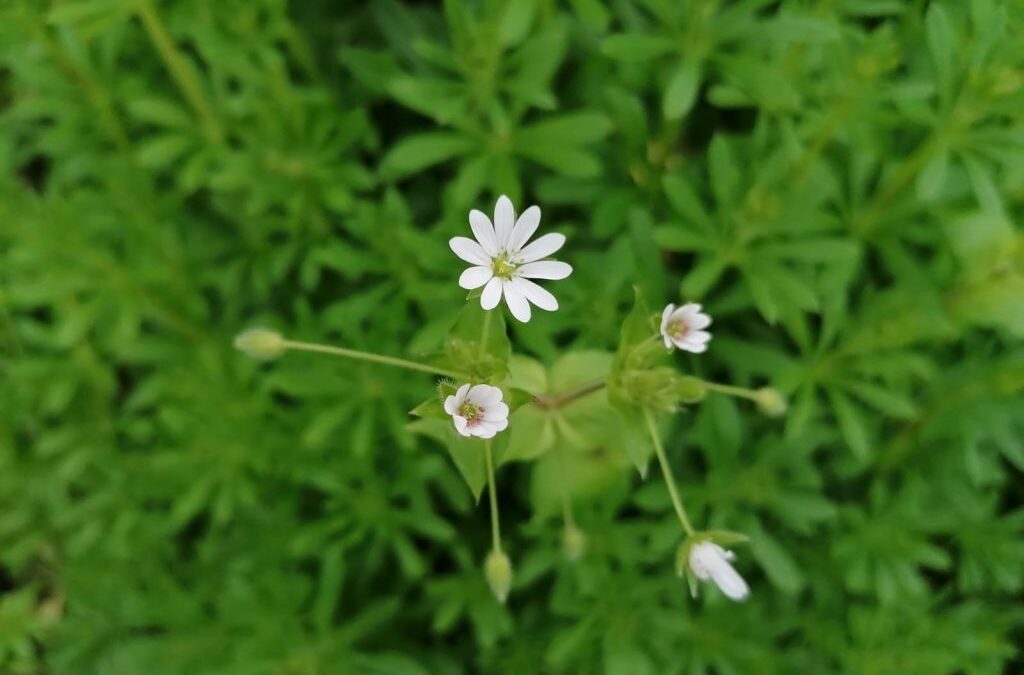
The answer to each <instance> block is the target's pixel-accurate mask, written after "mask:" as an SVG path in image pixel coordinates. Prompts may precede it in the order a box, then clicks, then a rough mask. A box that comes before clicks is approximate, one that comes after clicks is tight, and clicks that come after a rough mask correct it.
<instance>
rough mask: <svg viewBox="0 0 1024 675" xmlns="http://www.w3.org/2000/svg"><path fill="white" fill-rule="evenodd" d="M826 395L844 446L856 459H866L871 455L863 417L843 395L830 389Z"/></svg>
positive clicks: (869, 435) (869, 436) (868, 436)
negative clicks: (844, 443) (848, 448)
mask: <svg viewBox="0 0 1024 675" xmlns="http://www.w3.org/2000/svg"><path fill="white" fill-rule="evenodd" d="M828 394H829V400H831V402H832V412H834V413H835V415H836V420H837V421H838V422H839V431H840V432H841V433H842V435H843V439H844V440H845V441H846V444H847V445H848V446H849V447H850V449H851V450H853V454H854V455H856V456H857V458H858V459H865V458H867V456H868V455H869V454H871V440H870V439H871V434H870V432H869V431H868V428H867V426H866V424H865V422H864V417H863V416H862V415H861V413H860V411H859V410H858V409H857V407H856V406H855V405H854V404H853V403H851V402H850V399H848V398H847V397H846V396H845V395H844V394H841V393H840V392H838V391H837V390H835V389H830V390H829V392H828Z"/></svg>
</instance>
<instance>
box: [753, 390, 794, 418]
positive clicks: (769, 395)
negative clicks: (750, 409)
mask: <svg viewBox="0 0 1024 675" xmlns="http://www.w3.org/2000/svg"><path fill="white" fill-rule="evenodd" d="M754 395H755V396H756V397H757V398H756V399H755V401H756V402H757V408H758V410H760V411H761V412H762V413H764V414H765V415H768V416H769V417H778V416H779V415H782V414H784V413H785V412H786V408H787V407H788V404H787V403H786V399H785V398H783V396H782V394H780V393H779V392H778V390H777V389H773V388H772V387H761V388H760V389H758V390H757V391H756V392H754Z"/></svg>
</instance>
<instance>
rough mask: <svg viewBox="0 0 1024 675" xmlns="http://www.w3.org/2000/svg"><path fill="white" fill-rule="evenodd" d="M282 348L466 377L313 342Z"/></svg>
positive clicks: (456, 377) (421, 364)
mask: <svg viewBox="0 0 1024 675" xmlns="http://www.w3.org/2000/svg"><path fill="white" fill-rule="evenodd" d="M284 346H285V347H286V348H288V349H295V350H297V351H303V352H319V353H321V354H333V355H334V356H343V357H345V358H349V359H356V360H357V361H371V362H373V363H383V364H384V365H388V366H396V367H398V368H407V369H409V370H418V371H420V372H421V373H432V374H434V375H443V376H445V377H451V378H453V379H456V380H464V379H466V376H465V375H464V374H462V373H455V372H452V371H450V370H444V369H441V368H435V367H434V366H428V365H426V364H425V363H417V362H416V361H407V360H406V359H400V358H397V357H394V356H384V355H383V354H374V353H372V352H363V351H359V350H357V349H346V348H344V347H333V346H331V345H321V344H317V343H315V342H297V341H295V340H285V341H284Z"/></svg>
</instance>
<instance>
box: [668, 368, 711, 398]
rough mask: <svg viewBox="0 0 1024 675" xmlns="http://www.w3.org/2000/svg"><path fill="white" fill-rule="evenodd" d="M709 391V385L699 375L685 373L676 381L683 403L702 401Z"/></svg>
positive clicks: (678, 393)
mask: <svg viewBox="0 0 1024 675" xmlns="http://www.w3.org/2000/svg"><path fill="white" fill-rule="evenodd" d="M707 393H708V390H707V387H705V386H704V381H703V380H701V379H700V378H699V377H693V376H691V375H683V376H681V377H680V378H679V379H678V380H677V381H676V394H677V395H678V396H679V400H680V401H682V402H683V403H700V402H701V401H703V400H704V397H705V396H706V395H707Z"/></svg>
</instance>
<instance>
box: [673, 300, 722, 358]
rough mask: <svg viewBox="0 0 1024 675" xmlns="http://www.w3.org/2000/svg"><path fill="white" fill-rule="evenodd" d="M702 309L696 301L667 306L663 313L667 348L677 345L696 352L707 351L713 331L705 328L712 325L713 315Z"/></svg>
mask: <svg viewBox="0 0 1024 675" xmlns="http://www.w3.org/2000/svg"><path fill="white" fill-rule="evenodd" d="M700 309H701V307H700V305H698V304H697V303H695V302H691V303H688V304H685V305H683V306H682V307H679V308H678V309H677V308H676V306H675V305H671V304H670V305H666V306H665V310H664V311H663V312H662V313H661V337H662V338H663V339H664V340H665V349H672V347H673V346H676V347H678V348H679V349H682V350H683V351H687V352H693V353H694V354H700V353H701V352H704V351H707V348H708V341H709V340H710V339H711V333H709V332H707V331H706V330H703V329H705V328H707V327H708V326H710V325H711V317H710V316H708V315H707V314H704V313H703V312H701V311H700Z"/></svg>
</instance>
